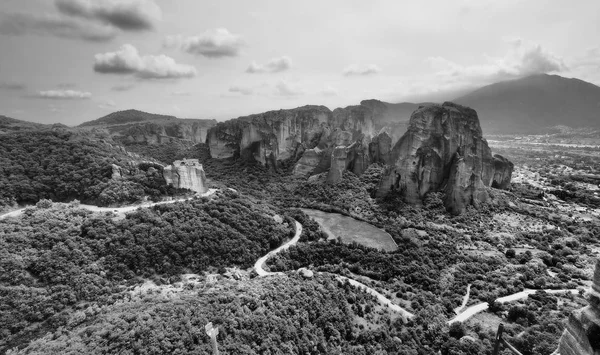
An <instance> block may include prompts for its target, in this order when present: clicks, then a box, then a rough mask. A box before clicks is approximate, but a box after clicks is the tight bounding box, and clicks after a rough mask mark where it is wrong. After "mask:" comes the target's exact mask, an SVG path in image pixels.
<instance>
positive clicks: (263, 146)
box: [207, 100, 391, 175]
mask: <svg viewBox="0 0 600 355" xmlns="http://www.w3.org/2000/svg"><path fill="white" fill-rule="evenodd" d="M386 114H387V106H386V104H385V103H383V102H380V101H377V100H367V101H363V102H361V104H360V105H357V106H348V107H345V108H337V109H335V110H333V111H330V110H329V109H328V108H327V107H324V106H303V107H298V108H295V109H291V110H278V111H269V112H265V113H262V114H257V115H251V116H246V117H240V118H237V119H235V120H230V121H226V122H220V123H218V124H217V125H216V126H215V127H213V128H211V129H210V130H209V132H208V138H207V143H208V145H209V147H210V153H211V156H212V157H213V158H219V159H223V158H231V157H242V158H245V159H250V158H252V159H254V160H256V161H258V162H260V163H261V164H264V165H273V166H276V165H277V163H278V162H279V161H282V160H285V159H289V158H301V159H300V160H299V161H298V163H297V165H296V167H295V169H294V173H295V174H299V175H311V174H316V173H320V172H323V171H326V170H327V169H329V164H330V160H331V153H332V151H333V149H334V148H335V147H338V146H346V147H347V146H350V145H352V144H355V143H357V142H358V144H357V145H356V147H355V149H353V151H352V155H351V159H353V161H352V162H350V163H349V164H348V166H349V167H351V168H352V171H354V172H355V173H357V174H361V173H362V172H363V171H364V170H365V169H366V168H367V167H368V165H369V164H371V163H372V159H371V155H370V153H369V150H370V149H374V150H377V151H379V147H378V144H379V143H378V141H375V143H373V142H372V138H373V137H374V136H376V135H377V133H378V132H379V131H380V130H381V129H382V128H383V126H382V124H383V123H384V121H383V119H384V118H386V119H389V115H387V116H386ZM389 140H391V137H388V139H387V140H386V139H385V138H384V139H382V141H383V144H388V145H391V143H390V142H388V141H389ZM387 149H388V150H389V148H387ZM382 150H383V151H385V150H386V149H385V148H382ZM384 154H385V153H384Z"/></svg>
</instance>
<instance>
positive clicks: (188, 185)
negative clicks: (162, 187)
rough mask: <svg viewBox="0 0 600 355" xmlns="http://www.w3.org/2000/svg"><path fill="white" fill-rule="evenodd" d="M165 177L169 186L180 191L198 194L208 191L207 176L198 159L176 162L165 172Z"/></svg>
mask: <svg viewBox="0 0 600 355" xmlns="http://www.w3.org/2000/svg"><path fill="white" fill-rule="evenodd" d="M163 177H164V178H165V181H166V182H167V185H169V184H172V185H173V187H175V188H179V189H188V190H192V191H194V192H197V193H205V192H206V191H208V187H207V183H206V175H205V174H204V169H203V168H202V165H201V164H199V163H198V160H197V159H184V160H176V161H175V162H174V163H173V165H169V166H167V167H166V168H164V170H163Z"/></svg>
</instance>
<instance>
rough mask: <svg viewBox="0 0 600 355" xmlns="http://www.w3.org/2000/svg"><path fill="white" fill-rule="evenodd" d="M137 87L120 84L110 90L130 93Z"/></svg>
mask: <svg viewBox="0 0 600 355" xmlns="http://www.w3.org/2000/svg"><path fill="white" fill-rule="evenodd" d="M134 87H135V85H133V84H119V85H115V86H113V87H111V88H110V89H111V90H112V91H129V90H131V89H133V88H134Z"/></svg>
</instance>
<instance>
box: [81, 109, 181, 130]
mask: <svg viewBox="0 0 600 355" xmlns="http://www.w3.org/2000/svg"><path fill="white" fill-rule="evenodd" d="M174 120H178V118H177V117H175V116H169V115H158V114H155V113H148V112H144V111H139V110H124V111H117V112H113V113H110V114H108V115H106V116H104V117H100V118H98V119H96V120H93V121H88V122H84V123H82V124H80V125H79V127H89V126H101V125H116V124H125V123H139V122H149V121H174Z"/></svg>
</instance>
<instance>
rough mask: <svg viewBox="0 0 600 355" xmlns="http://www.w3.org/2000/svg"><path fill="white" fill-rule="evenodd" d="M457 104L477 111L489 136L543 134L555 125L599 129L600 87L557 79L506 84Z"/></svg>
mask: <svg viewBox="0 0 600 355" xmlns="http://www.w3.org/2000/svg"><path fill="white" fill-rule="evenodd" d="M454 101H455V102H457V103H460V104H462V105H466V106H469V107H472V108H473V109H475V110H476V111H477V112H478V113H479V117H480V118H481V123H482V127H483V130H484V132H486V133H488V134H490V133H543V132H544V129H546V128H549V127H552V126H556V125H565V126H569V127H574V128H578V127H599V126H600V120H599V119H598V117H599V115H598V110H599V109H600V87H598V86H596V85H594V84H591V83H588V82H585V81H583V80H579V79H568V78H563V77H561V76H558V75H547V74H540V75H532V76H528V77H525V78H521V79H516V80H510V81H503V82H499V83H495V84H491V85H488V86H484V87H482V88H480V89H477V90H475V91H473V92H471V93H470V94H467V95H465V96H462V97H459V98H457V99H455V100H454Z"/></svg>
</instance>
